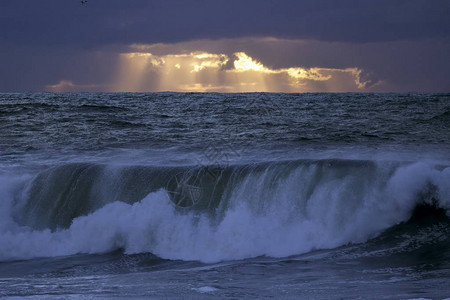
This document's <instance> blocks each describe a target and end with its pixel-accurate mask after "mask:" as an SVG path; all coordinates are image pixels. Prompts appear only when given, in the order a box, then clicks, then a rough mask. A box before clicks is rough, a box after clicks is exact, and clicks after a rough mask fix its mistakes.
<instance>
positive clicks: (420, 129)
mask: <svg viewBox="0 0 450 300" xmlns="http://www.w3.org/2000/svg"><path fill="white" fill-rule="evenodd" d="M449 150H450V94H353V93H351V94H267V93H250V94H216V93H206V94H205V93H188V94H184V93H154V94H103V93H98V94H88V93H82V94H52V93H38V94H20V93H19V94H0V296H2V297H8V298H11V297H18V298H24V297H25V298H27V297H28V298H33V297H43V298H58V299H59V298H60V297H68V298H70V297H72V298H83V297H86V298H90V297H103V298H111V297H119V298H145V297H153V298H186V297H187V298H209V297H220V298H258V299H259V298H265V297H284V298H322V299H328V298H373V299H382V298H386V299H392V298H398V299H418V298H431V299H444V298H449V297H450V285H449V281H448V278H450V219H449V214H450V155H449V153H450V151H449Z"/></svg>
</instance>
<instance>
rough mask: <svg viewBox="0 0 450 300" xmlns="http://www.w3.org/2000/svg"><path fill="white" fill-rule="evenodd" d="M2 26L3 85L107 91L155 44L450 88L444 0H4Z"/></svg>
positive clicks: (382, 87) (405, 85)
mask: <svg viewBox="0 0 450 300" xmlns="http://www.w3.org/2000/svg"><path fill="white" fill-rule="evenodd" d="M0 32H1V34H0V64H1V68H0V92H10V91H41V90H45V89H46V86H49V85H52V84H57V83H58V82H61V80H67V81H70V82H73V83H76V84H78V85H79V86H80V87H84V88H85V89H86V90H89V89H90V88H89V87H92V90H102V86H104V87H106V86H108V84H110V83H111V82H112V81H113V80H114V76H115V73H117V57H118V55H119V53H123V52H127V51H129V48H130V45H132V44H156V43H163V44H168V45H171V44H177V45H179V46H178V48H177V47H175V48H177V49H178V50H177V51H179V52H183V51H184V52H186V51H188V49H180V47H181V48H182V47H187V48H189V51H191V50H199V51H208V52H212V51H214V53H226V54H230V55H231V53H233V52H238V51H244V52H246V53H247V54H248V55H250V56H251V57H252V58H254V59H256V60H258V61H260V62H261V63H263V64H264V65H265V66H270V67H271V68H274V69H280V68H289V67H305V68H311V67H320V68H341V69H344V68H354V67H356V68H359V69H361V70H364V74H365V75H364V76H366V77H370V78H371V80H372V82H380V83H382V84H379V85H377V86H374V87H372V88H371V89H370V90H373V91H400V92H409V91H419V92H420V91H425V92H433V91H436V92H450V54H449V53H450V1H445V0H407V1H403V0H389V1H375V0H374V1H364V0H359V1H348V0H336V1H331V0H315V1H304V0H297V1H291V0H284V1H283V0H278V1H275V0H273V1H268V0H257V1H256V0H255V1H245V0H240V1H235V0H227V1H222V0H197V1H189V0H184V1H182V0H179V1H175V0H164V1H156V0H155V1H143V0H132V1H124V0H121V1H115V0H88V2H87V4H85V5H82V4H81V3H80V1H77V0H42V1H39V0H1V1H0ZM268 37H271V38H275V40H274V41H272V42H270V43H267V42H255V40H256V41H261V40H263V39H264V38H268ZM224 39H225V40H224ZM199 40H200V42H196V41H199ZM224 41H225V42H224ZM196 43H197V44H196ZM214 43H216V44H214ZM206 44H207V45H206ZM180 45H181V46H180ZM183 45H185V46H183ZM186 45H188V46H186ZM196 45H198V49H193V48H195V47H196ZM213 48H214V49H213ZM168 54H170V53H168Z"/></svg>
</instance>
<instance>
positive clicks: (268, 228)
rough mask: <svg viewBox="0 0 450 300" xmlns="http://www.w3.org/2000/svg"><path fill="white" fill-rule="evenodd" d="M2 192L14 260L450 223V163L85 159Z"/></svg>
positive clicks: (340, 236) (222, 252)
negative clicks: (184, 163) (175, 163)
mask: <svg viewBox="0 0 450 300" xmlns="http://www.w3.org/2000/svg"><path fill="white" fill-rule="evenodd" d="M0 197H1V199H2V201H1V202H0V206H1V207H0V217H1V220H0V260H2V261H4V260H13V259H27V258H33V257H43V256H45V257H48V256H60V255H71V254H76V253H104V252H109V251H114V250H117V249H123V250H124V251H125V252H126V253H142V252H151V253H153V254H156V255H158V256H160V257H161V258H166V259H181V260H199V261H204V262H215V261H221V260H234V259H243V258H248V257H256V256H261V255H267V256H273V257H284V256H290V255H295V254H301V253H305V252H308V251H311V250H314V249H324V248H335V247H339V246H342V245H345V244H348V243H361V242H366V241H368V240H369V239H372V238H374V237H377V236H379V235H380V233H382V232H386V230H388V229H392V228H396V227H395V226H398V225H397V224H400V223H401V224H406V223H404V222H407V221H408V220H409V221H408V222H413V223H414V224H416V225H417V226H425V225H424V223H423V222H422V221H423V220H424V219H429V218H428V217H429V216H430V215H431V216H432V219H433V220H434V219H436V218H437V219H436V220H438V222H448V215H449V212H450V167H449V166H446V165H434V164H430V163H424V162H393V161H371V160H339V159H322V160H293V161H283V162H267V163H259V164H247V165H234V166H196V167H181V166H180V167H153V166H117V165H106V164H104V165H101V164H89V163H74V164H63V165H59V166H55V167H52V168H49V169H47V170H45V171H43V172H41V173H39V174H36V175H23V176H19V177H12V176H8V177H2V178H0ZM402 222H403V223H402ZM408 224H409V223H408ZM416 225H415V226H416ZM426 226H428V225H426ZM443 228H448V226H447V227H446V226H444V227H443Z"/></svg>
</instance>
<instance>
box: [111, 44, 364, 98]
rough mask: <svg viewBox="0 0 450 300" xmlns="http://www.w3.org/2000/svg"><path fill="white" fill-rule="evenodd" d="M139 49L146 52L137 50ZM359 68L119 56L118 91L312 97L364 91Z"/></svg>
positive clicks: (243, 57) (198, 55)
mask: <svg viewBox="0 0 450 300" xmlns="http://www.w3.org/2000/svg"><path fill="white" fill-rule="evenodd" d="M136 49H140V50H143V49H147V50H148V47H147V48H146V47H143V46H142V47H140V46H139V47H138V46H136ZM361 73H362V70H360V69H358V68H345V69H337V68H319V67H314V68H302V67H289V68H278V69H276V68H269V67H267V66H265V65H264V64H263V63H262V62H260V61H258V60H256V59H254V58H252V57H251V56H249V55H248V54H247V53H245V52H243V51H240V52H234V53H233V54H232V55H227V54H223V53H210V52H206V51H193V52H189V53H181V54H160V55H156V54H153V53H150V52H140V51H137V52H129V53H122V54H121V55H120V71H119V74H118V77H117V80H116V83H115V84H114V88H113V91H116V92H117V91H136V92H147V91H174V92H191V91H198V92H310V91H328V90H337V91H339V89H353V90H358V89H363V88H365V86H366V83H367V82H364V81H363V80H361Z"/></svg>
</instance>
